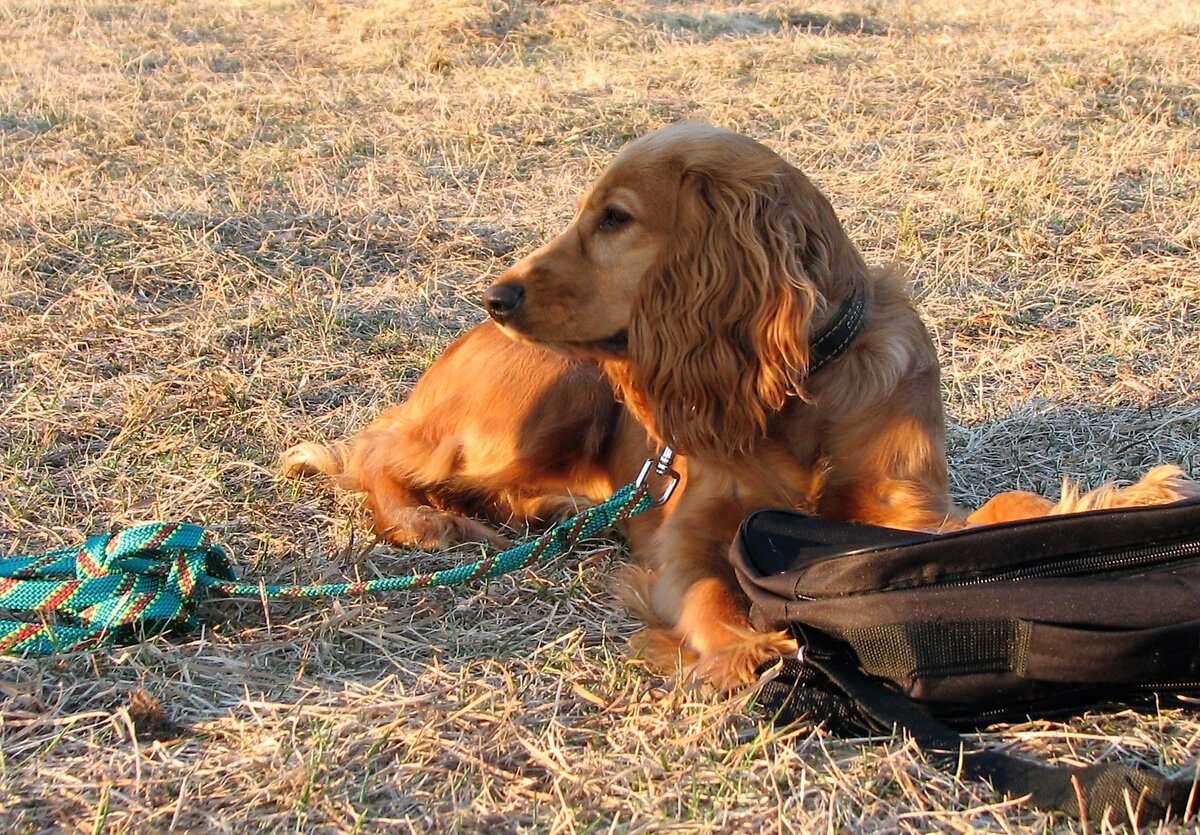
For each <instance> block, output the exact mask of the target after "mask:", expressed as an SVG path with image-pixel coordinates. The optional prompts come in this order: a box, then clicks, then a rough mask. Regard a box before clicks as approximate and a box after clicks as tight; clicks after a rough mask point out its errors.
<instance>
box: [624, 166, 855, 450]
mask: <svg viewBox="0 0 1200 835" xmlns="http://www.w3.org/2000/svg"><path fill="white" fill-rule="evenodd" d="M795 178H799V179H800V180H801V181H802V182H801V183H799V185H800V186H802V187H801V188H800V189H799V191H797V185H798V184H797V182H793V180H794V179H795ZM809 191H811V192H812V193H813V194H814V195H816V198H817V199H818V200H823V198H821V197H820V196H819V193H817V191H816V189H815V188H814V187H813V186H812V185H811V183H808V181H807V180H804V179H803V176H802V175H800V174H799V172H788V171H779V170H778V169H775V170H774V171H770V172H763V174H762V175H761V176H756V177H747V176H744V173H743V176H737V175H736V173H735V175H733V176H722V175H721V174H720V173H714V172H712V171H685V172H684V173H683V175H682V181H681V185H680V191H679V195H678V202H677V208H676V217H677V221H676V229H675V232H674V235H673V239H672V241H671V243H670V245H669V246H668V248H667V250H666V251H665V252H664V255H663V257H662V259H661V260H660V262H659V263H658V264H657V265H656V266H655V268H654V269H653V270H651V273H650V274H649V275H648V276H647V278H646V280H645V281H644V282H643V284H642V286H641V289H640V292H639V298H638V299H637V300H636V303H635V305H634V312H633V317H632V321H631V323H630V329H629V351H630V358H631V359H632V368H631V372H632V374H633V377H634V380H633V382H634V385H635V387H636V388H637V389H640V391H639V394H640V395H642V397H643V398H644V401H643V403H642V404H641V405H643V406H644V409H645V410H646V411H649V412H650V414H651V415H652V418H653V424H654V425H653V426H652V427H651V428H652V429H654V430H657V434H658V435H659V437H660V438H661V439H662V440H663V441H665V442H667V443H673V444H675V445H676V446H677V447H678V448H679V449H680V451H682V452H686V453H691V454H697V453H707V454H713V455H720V456H723V457H725V456H728V455H729V454H730V453H736V452H746V451H749V450H750V449H751V448H752V447H753V446H754V444H755V442H756V441H757V440H758V439H759V438H760V437H762V435H763V434H764V432H765V430H766V428H767V422H768V420H769V418H770V416H771V414H772V413H774V412H775V411H777V410H778V409H780V408H781V407H782V406H783V404H784V402H785V401H786V399H787V398H788V397H789V396H792V395H799V396H803V389H802V382H803V380H804V377H805V374H806V372H807V370H808V347H809V336H810V323H811V321H812V317H813V312H814V310H815V308H816V307H817V305H818V303H819V302H821V298H820V296H819V294H818V292H817V290H816V287H815V286H814V283H813V280H812V278H813V276H812V275H811V272H812V270H813V269H817V270H828V269H829V263H828V242H827V241H826V240H825V239H824V234H825V233H824V231H823V230H822V229H821V224H820V223H818V222H817V215H816V214H815V213H813V212H812V211H811V210H810V207H806V206H805V205H803V203H802V202H801V201H803V200H804V198H805V195H806V193H807V192H809ZM809 214H812V215H813V217H806V215H809ZM833 222H834V223H835V224H836V219H834V220H833ZM639 411H641V410H639Z"/></svg>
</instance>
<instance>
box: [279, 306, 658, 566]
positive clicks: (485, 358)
mask: <svg viewBox="0 0 1200 835" xmlns="http://www.w3.org/2000/svg"><path fill="white" fill-rule="evenodd" d="M652 452H653V447H652V446H651V444H650V440H649V438H648V437H647V435H646V431H645V430H644V429H643V428H642V427H641V426H640V425H638V423H637V421H635V420H634V419H633V417H632V415H630V414H629V412H628V411H627V410H625V409H624V408H622V407H621V405H620V404H619V403H617V402H616V399H615V398H614V395H613V390H612V386H611V385H610V384H609V383H608V381H607V380H606V379H605V378H604V375H603V374H602V373H601V371H600V369H599V368H598V367H596V366H595V365H594V364H591V363H585V362H579V361H577V360H571V359H568V358H566V357H564V356H562V355H559V354H555V353H552V352H550V351H548V350H546V349H544V348H539V347H537V346H532V345H525V344H521V343H518V342H514V341H513V340H511V339H508V338H507V337H505V336H504V335H503V334H501V333H500V331H499V330H498V329H497V328H496V326H495V325H493V324H491V323H490V322H485V323H484V324H481V325H478V326H477V327H475V328H473V329H472V330H470V331H468V332H467V333H466V334H464V335H463V336H461V337H459V339H458V340H456V341H455V342H454V343H453V344H452V345H451V346H450V347H449V348H448V349H447V350H446V351H445V352H444V353H442V355H441V356H440V357H438V359H437V360H436V361H435V362H434V363H433V364H432V365H431V366H430V368H429V370H428V371H427V372H426V373H425V374H424V375H422V377H421V379H420V380H419V381H418V382H417V384H416V386H414V387H413V390H412V392H411V394H410V395H409V397H408V398H407V399H406V400H405V401H404V402H403V403H400V404H398V405H395V406H392V407H390V408H389V409H387V410H385V411H384V412H383V413H382V414H380V415H379V417H377V418H376V419H375V420H374V421H372V422H371V424H370V425H369V426H368V427H367V428H366V429H364V430H363V431H362V432H360V433H359V434H357V435H356V436H355V437H354V438H353V439H352V441H351V442H350V443H341V442H339V443H334V444H330V445H322V444H316V443H307V444H300V445H298V446H295V447H292V448H291V449H289V450H288V451H287V452H285V453H284V455H283V460H282V465H283V469H284V472H285V473H286V474H288V475H302V474H315V473H323V474H325V475H328V476H333V477H334V478H335V479H336V481H337V484H338V485H339V486H340V487H342V488H344V489H346V490H353V491H357V492H361V493H364V494H365V495H366V501H367V506H368V507H369V508H370V510H371V513H372V519H373V522H372V524H373V527H374V530H375V533H376V534H377V535H378V536H379V537H380V538H381V539H384V540H387V541H388V542H391V543H393V544H396V545H405V546H416V547H421V548H427V549H439V548H448V547H451V546H453V545H457V544H459V543H461V542H473V541H481V542H489V543H491V544H492V545H493V546H496V547H505V546H506V545H508V544H509V543H508V540H507V539H506V538H505V536H504V535H503V534H502V533H501V532H500V528H501V527H505V526H507V527H516V528H522V527H525V526H528V525H534V526H538V525H542V524H545V523H549V522H553V521H557V520H558V519H560V518H563V517H565V516H568V515H570V514H573V513H575V512H576V510H578V509H579V508H581V507H585V506H587V505H589V504H593V503H596V502H600V501H603V500H604V499H606V498H608V496H609V495H611V494H612V493H613V491H614V490H616V489H617V488H619V487H621V486H622V485H624V484H628V483H629V482H631V481H632V480H633V479H634V478H635V477H636V476H637V474H638V471H639V470H640V468H641V466H642V464H643V463H644V462H645V460H646V458H647V457H648V456H649V455H650V454H651V453H652ZM657 518H658V512H657V511H652V512H650V513H649V514H645V515H643V516H640V517H636V518H635V519H633V520H630V521H629V522H627V523H626V526H627V530H626V534H627V535H628V536H629V537H630V538H631V539H633V540H635V541H636V540H637V539H638V538H639V534H640V538H642V539H644V538H645V537H646V531H648V530H652V529H653V528H654V527H655V525H656V524H657ZM480 520H485V521H486V522H487V523H488V524H485V523H484V522H483V521H480Z"/></svg>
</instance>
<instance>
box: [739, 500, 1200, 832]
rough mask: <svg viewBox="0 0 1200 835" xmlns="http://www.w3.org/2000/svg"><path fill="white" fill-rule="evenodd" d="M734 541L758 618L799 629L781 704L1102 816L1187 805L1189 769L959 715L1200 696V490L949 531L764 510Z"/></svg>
mask: <svg viewBox="0 0 1200 835" xmlns="http://www.w3.org/2000/svg"><path fill="white" fill-rule="evenodd" d="M730 558H731V560H732V561H733V564H734V568H735V570H736V571H737V574H738V579H739V580H740V582H741V584H742V587H743V589H744V590H745V592H746V594H747V595H748V596H749V597H750V600H751V604H752V605H751V620H752V621H753V622H754V623H755V625H756V626H757V627H758V628H760V629H764V630H774V629H784V628H787V629H791V630H793V631H794V633H795V634H796V636H797V638H798V639H799V641H800V644H801V650H800V653H799V656H798V657H797V658H791V659H785V660H783V661H782V662H772V663H770V664H767V665H764V667H763V669H762V670H761V671H760V672H762V673H764V681H765V683H764V685H763V686H762V688H761V690H760V692H759V695H758V704H759V706H760V707H761V708H763V709H764V710H765V711H767V713H768V715H769V716H771V717H772V718H774V719H775V721H781V722H790V721H793V720H795V719H798V718H805V719H807V720H808V721H809V722H812V723H814V724H815V723H818V722H824V723H825V725H826V727H827V728H828V729H829V730H830V731H831V732H833V733H837V734H841V735H855V736H858V735H862V734H863V733H864V732H867V733H881V732H882V733H891V732H892V731H893V730H894V729H896V728H900V729H902V730H903V731H905V732H906V733H908V734H909V735H911V736H912V738H913V739H914V740H915V741H916V743H917V744H918V746H920V747H921V748H922V749H923V750H925V751H926V752H927V753H928V754H930V755H933V756H935V757H938V756H945V757H953V758H954V759H955V761H956V763H961V766H962V769H963V772H964V773H965V774H966V775H967V776H970V777H974V778H979V779H985V780H988V781H990V782H991V783H992V784H993V785H994V787H995V788H996V789H997V790H998V791H1000V792H1002V793H1004V794H1007V795H1011V796H1023V795H1029V796H1030V801H1031V802H1032V803H1033V804H1034V805H1036V806H1040V807H1043V808H1054V809H1062V810H1064V811H1066V812H1068V813H1069V814H1072V815H1074V816H1080V817H1085V818H1089V819H1091V820H1097V821H1098V820H1101V819H1102V818H1103V817H1104V816H1105V814H1108V813H1109V812H1110V811H1111V812H1112V814H1114V815H1115V816H1122V817H1123V816H1125V815H1126V811H1125V810H1127V809H1130V808H1132V809H1134V810H1135V811H1136V813H1137V814H1138V816H1139V820H1140V821H1141V822H1142V823H1145V822H1147V821H1149V820H1155V819H1163V818H1166V817H1170V816H1189V815H1191V814H1192V812H1193V807H1194V806H1195V805H1196V798H1195V794H1196V791H1195V775H1194V774H1192V773H1185V774H1182V775H1180V776H1178V777H1175V778H1171V779H1168V778H1166V777H1164V776H1162V775H1160V774H1158V773H1156V772H1153V771H1149V770H1146V769H1139V768H1135V767H1132V766H1125V765H1117V764H1096V765H1092V766H1089V767H1086V768H1072V767H1066V766H1052V765H1046V764H1042V763H1036V762H1033V761H1031V760H1027V759H1023V758H1018V757H1014V756H1011V755H1009V754H1004V753H1001V752H998V751H995V750H991V749H985V748H979V747H978V746H975V745H973V744H971V743H970V742H968V741H967V740H964V739H963V738H962V737H961V736H960V735H959V733H958V732H957V730H955V729H954V728H959V729H962V728H968V727H981V726H986V725H987V724H990V723H992V722H998V721H1007V720H1024V719H1025V718H1027V717H1032V716H1049V715H1062V714H1064V713H1066V714H1069V713H1072V712H1078V711H1081V710H1083V709H1086V708H1090V707H1096V706H1101V705H1109V704H1120V705H1132V706H1135V707H1136V706H1139V705H1153V704H1154V703H1155V700H1159V702H1160V703H1162V702H1169V700H1171V699H1172V698H1173V697H1175V696H1180V695H1184V696H1186V695H1189V694H1196V695H1200V500H1188V501H1183V502H1177V503H1175V504H1170V505H1161V506H1156V507H1143V508H1133V509H1127V510H1116V511H1113V510H1109V511H1095V512H1090V513H1081V514H1075V515H1068V516H1050V517H1044V518H1039V519H1033V520H1029V521H1025V522H1016V523H1009V524H1002V525H993V526H988V527H982V528H973V529H968V530H963V531H956V532H953V533H946V534H921V533H913V532H909V531H897V530H892V529H889V528H879V527H872V526H868V525H854V524H848V523H843V522H833V521H829V520H825V519H818V518H815V517H810V516H805V515H803V514H799V513H795V512H792V511H784V510H762V511H758V512H756V513H754V514H753V515H751V516H750V517H748V518H747V519H746V520H745V522H743V524H742V527H741V530H740V531H739V533H738V536H737V539H736V540H735V541H734V544H733V547H732V549H731V553H730ZM960 757H961V760H960V759H959V758H960Z"/></svg>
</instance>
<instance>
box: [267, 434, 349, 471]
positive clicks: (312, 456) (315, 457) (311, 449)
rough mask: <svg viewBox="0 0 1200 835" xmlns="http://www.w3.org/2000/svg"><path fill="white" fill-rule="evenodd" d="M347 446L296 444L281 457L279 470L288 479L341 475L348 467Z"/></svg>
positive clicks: (336, 444) (337, 444)
mask: <svg viewBox="0 0 1200 835" xmlns="http://www.w3.org/2000/svg"><path fill="white" fill-rule="evenodd" d="M346 451H347V449H346V445H345V444H344V443H335V444H329V445H326V444H317V443H307V444H296V446H294V447H292V448H291V449H289V450H287V451H286V452H284V453H283V455H281V456H280V457H279V470H280V472H282V473H283V474H284V475H285V476H286V477H288V478H298V477H300V476H307V475H328V476H336V475H341V474H342V471H343V470H344V469H345V466H346Z"/></svg>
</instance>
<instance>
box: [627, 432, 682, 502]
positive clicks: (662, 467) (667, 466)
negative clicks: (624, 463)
mask: <svg viewBox="0 0 1200 835" xmlns="http://www.w3.org/2000/svg"><path fill="white" fill-rule="evenodd" d="M673 460H675V450H673V449H671V448H670V447H669V446H665V447H663V451H662V454H661V455H659V456H658V460H657V461H655V460H654V459H653V458H647V459H646V463H645V464H643V465H642V471H641V472H640V473H638V477H637V480H636V481H635V482H634V483H633V484H634V486H635V487H641V486H642V485H644V484H645V483H646V479H647V477H649V475H650V471H651V470H654V474H655V475H657V476H664V477H667V478H668V479H669V481H667V486H666V487H664V488H663V491H662V494H661V495H660V496H659V497H658V498H657V499H655V500H654V504H655V505H662V504H666V503H667V501H668V500H669V499H670V498H671V494H672V493H674V492H675V487H676V486H677V485H678V484H679V473H677V472H675V471H674V470H673V469H671V462H672V461H673Z"/></svg>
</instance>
